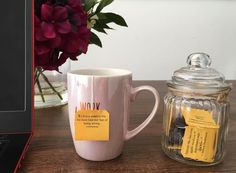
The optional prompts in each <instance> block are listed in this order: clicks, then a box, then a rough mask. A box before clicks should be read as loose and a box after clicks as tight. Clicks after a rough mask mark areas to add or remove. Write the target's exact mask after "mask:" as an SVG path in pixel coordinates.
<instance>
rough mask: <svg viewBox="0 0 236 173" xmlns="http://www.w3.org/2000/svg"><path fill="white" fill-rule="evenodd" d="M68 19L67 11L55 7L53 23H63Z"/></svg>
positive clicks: (63, 8)
mask: <svg viewBox="0 0 236 173" xmlns="http://www.w3.org/2000/svg"><path fill="white" fill-rule="evenodd" d="M67 18H68V14H67V9H66V8H65V7H61V6H57V7H55V8H54V11H53V19H54V20H55V21H59V22H60V21H64V20H66V19H67Z"/></svg>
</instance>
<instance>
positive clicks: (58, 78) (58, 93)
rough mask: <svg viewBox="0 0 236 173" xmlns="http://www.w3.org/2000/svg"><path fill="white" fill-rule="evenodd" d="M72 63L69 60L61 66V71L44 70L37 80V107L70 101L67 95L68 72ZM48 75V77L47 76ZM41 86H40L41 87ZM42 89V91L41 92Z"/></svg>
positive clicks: (35, 97)
mask: <svg viewBox="0 0 236 173" xmlns="http://www.w3.org/2000/svg"><path fill="white" fill-rule="evenodd" d="M70 69H71V65H70V61H69V60H68V61H67V62H66V63H65V64H63V65H62V66H61V67H59V71H60V73H59V72H58V71H55V70H54V71H44V72H43V75H39V78H38V82H39V84H37V82H35V87H34V88H35V96H34V107H35V109H41V108H48V107H55V106H61V105H65V104H67V102H68V95H67V72H68V71H70ZM45 77H46V78H45ZM39 86H40V87H39ZM40 91H41V92H40Z"/></svg>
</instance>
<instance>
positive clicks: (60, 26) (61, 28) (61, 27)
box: [56, 20, 71, 34]
mask: <svg viewBox="0 0 236 173" xmlns="http://www.w3.org/2000/svg"><path fill="white" fill-rule="evenodd" d="M56 29H57V32H59V33H61V34H67V33H69V32H71V24H70V22H69V20H66V21H65V22H60V23H56Z"/></svg>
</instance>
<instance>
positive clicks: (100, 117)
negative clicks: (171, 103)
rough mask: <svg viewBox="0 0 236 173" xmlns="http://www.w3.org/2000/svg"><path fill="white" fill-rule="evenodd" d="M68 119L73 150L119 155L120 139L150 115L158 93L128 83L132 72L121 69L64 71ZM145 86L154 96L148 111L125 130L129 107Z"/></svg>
mask: <svg viewBox="0 0 236 173" xmlns="http://www.w3.org/2000/svg"><path fill="white" fill-rule="evenodd" d="M67 81H68V98H69V102H68V104H69V120H70V127H71V132H72V137H73V142H74V146H75V149H76V152H77V153H78V154H79V155H80V156H81V157H82V158H84V159H87V160H92V161H105V160H110V159H113V158H115V157H117V156H119V155H120V154H121V152H122V149H123V145H124V141H126V140H129V139H131V138H132V137H134V136H135V135H137V134H138V133H139V132H140V131H141V130H142V129H143V128H144V127H146V126H147V125H148V123H149V122H150V121H151V120H152V119H153V117H154V116H155V114H156V112H157V108H158V105H159V100H160V98H159V94H158V92H157V91H156V89H155V88H153V87H151V86H140V87H137V88H133V87H132V73H131V72H130V71H128V70H122V69H82V70H77V71H72V72H69V73H68V74H67ZM142 90H148V91H150V92H152V93H153V95H154V96H155V105H154V108H153V110H152V112H151V114H150V115H149V116H148V117H147V119H146V120H145V121H144V122H143V123H142V124H141V125H140V126H138V127H137V128H136V129H134V130H132V131H129V130H128V122H129V107H130V102H131V101H134V99H135V96H136V94H137V93H139V92H140V91H142Z"/></svg>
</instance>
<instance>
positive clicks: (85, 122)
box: [75, 110, 109, 141]
mask: <svg viewBox="0 0 236 173" xmlns="http://www.w3.org/2000/svg"><path fill="white" fill-rule="evenodd" d="M75 140H88V141H109V113H108V112H107V111H106V110H80V111H78V112H76V113H75Z"/></svg>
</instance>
